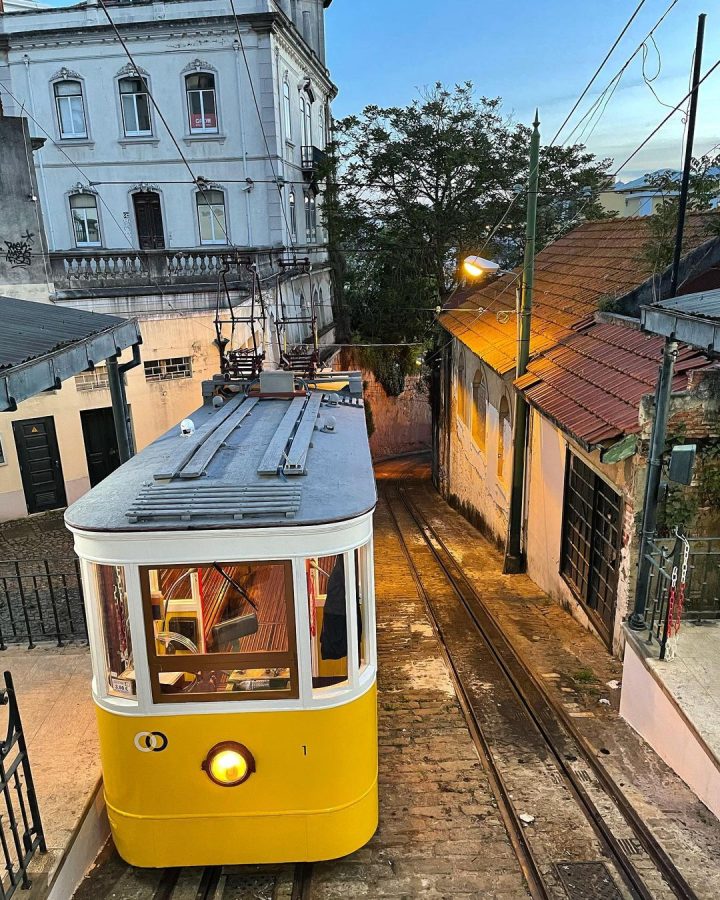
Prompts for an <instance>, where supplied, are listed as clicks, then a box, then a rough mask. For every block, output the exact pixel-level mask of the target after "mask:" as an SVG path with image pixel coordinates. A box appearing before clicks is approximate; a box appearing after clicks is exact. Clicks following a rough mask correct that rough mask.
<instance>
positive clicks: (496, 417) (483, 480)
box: [448, 340, 512, 543]
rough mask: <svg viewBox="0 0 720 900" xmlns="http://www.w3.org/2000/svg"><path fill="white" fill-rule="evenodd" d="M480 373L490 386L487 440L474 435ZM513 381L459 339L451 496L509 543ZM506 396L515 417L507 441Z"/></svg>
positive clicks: (475, 519)
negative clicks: (475, 391)
mask: <svg viewBox="0 0 720 900" xmlns="http://www.w3.org/2000/svg"><path fill="white" fill-rule="evenodd" d="M463 359H464V366H465V375H464V378H462V377H461V375H462V365H463ZM477 372H481V373H482V376H483V378H484V379H485V384H486V386H487V405H486V419H485V436H484V441H483V440H482V439H480V440H478V439H476V437H474V436H473V427H472V422H473V391H472V385H473V379H474V378H475V376H476V373H477ZM511 383H512V382H511V377H510V376H508V378H507V379H503V378H501V377H500V376H499V375H498V374H497V373H496V372H495V371H494V370H493V369H491V368H490V367H489V366H487V365H485V363H483V362H482V360H480V359H479V357H477V356H476V355H475V354H474V353H472V352H471V351H470V350H469V349H468V348H467V347H464V345H463V344H461V343H460V342H459V341H457V340H454V341H453V345H452V388H451V391H452V406H453V408H452V414H451V428H450V454H449V456H450V459H449V467H448V468H449V473H448V485H449V490H448V493H449V497H448V499H449V500H450V501H451V502H452V503H453V504H454V505H455V506H457V507H458V508H459V509H460V510H462V512H463V513H464V514H465V515H466V516H467V517H468V518H469V519H470V520H471V521H472V522H474V524H476V525H478V526H480V527H481V528H483V530H484V531H486V532H487V533H488V534H489V535H490V536H491V537H492V538H493V539H494V540H496V541H497V542H498V543H503V542H504V541H505V537H506V533H507V522H508V505H509V502H510V483H511V479H512V440H511V429H512V394H511ZM503 397H504V398H505V401H506V403H507V404H508V406H509V408H510V418H509V419H507V420H505V423H504V429H503V431H504V434H503V439H502V441H501V437H500V413H499V410H500V404H501V402H502V400H503ZM501 449H503V451H504V452H503V454H502V466H501V465H500V451H501Z"/></svg>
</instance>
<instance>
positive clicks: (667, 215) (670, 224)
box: [641, 154, 720, 272]
mask: <svg viewBox="0 0 720 900" xmlns="http://www.w3.org/2000/svg"><path fill="white" fill-rule="evenodd" d="M681 177H682V176H681V175H680V173H679V172H673V171H672V170H665V171H662V172H655V173H653V174H652V175H646V176H645V178H646V181H647V184H648V186H649V188H650V189H651V190H654V191H656V192H657V193H659V194H660V196H661V198H662V200H661V202H660V203H659V204H658V205H657V207H656V208H655V210H654V211H653V214H652V216H650V219H649V221H648V228H649V231H650V235H649V238H648V241H647V243H646V245H645V247H644V248H643V251H642V254H641V256H642V259H643V260H644V261H645V262H647V263H649V265H650V266H651V268H652V270H653V272H661V271H662V270H663V269H666V268H667V267H668V266H669V265H670V263H671V262H672V260H673V254H674V250H675V235H676V232H677V222H678V211H679V202H680V196H679V194H680V181H681ZM718 197H720V154H717V155H716V156H711V155H710V154H706V155H705V156H701V157H698V158H695V157H693V159H692V160H691V162H690V181H689V183H688V203H687V208H688V212H704V211H706V210H709V209H711V208H712V205H713V201H716V200H717V199H718ZM713 230H714V231H715V233H717V231H718V223H715V224H714V227H713V225H712V224H711V223H708V237H710V236H711V235H712V233H713Z"/></svg>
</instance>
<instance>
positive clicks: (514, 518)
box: [463, 110, 540, 574]
mask: <svg viewBox="0 0 720 900" xmlns="http://www.w3.org/2000/svg"><path fill="white" fill-rule="evenodd" d="M539 126H540V121H539V119H538V114H537V110H536V111H535V121H534V122H533V131H532V137H531V139H530V178H529V183H528V199H527V222H526V226H525V259H524V263H523V269H522V272H521V273H520V275H519V277H518V291H517V303H516V307H517V360H516V366H515V377H516V378H521V377H522V376H523V375H524V374H525V372H526V371H527V364H528V360H529V358H530V324H531V321H532V293H533V281H534V277H535V235H536V224H537V196H538V167H539V160H540V129H539ZM463 269H464V271H465V272H466V274H467V275H469V276H470V277H474V278H477V277H479V276H480V275H482V274H486V273H487V274H491V273H494V274H497V275H502V274H514V273H511V272H507V271H506V270H504V269H501V268H500V266H499V265H498V264H497V263H495V262H492V261H491V260H487V259H483V258H482V257H480V256H469V257H468V258H467V259H466V260H465V262H464V263H463ZM514 413H515V414H514V417H513V466H512V488H511V493H510V510H509V515H508V532H507V543H506V545H505V562H504V565H503V572H504V573H505V574H516V573H518V572H522V571H523V569H524V567H525V555H524V553H523V550H522V520H523V499H524V489H525V461H526V457H527V450H526V444H527V420H528V405H527V402H526V400H525V396H524V394H523V393H522V391H518V390H516V391H515V410H514Z"/></svg>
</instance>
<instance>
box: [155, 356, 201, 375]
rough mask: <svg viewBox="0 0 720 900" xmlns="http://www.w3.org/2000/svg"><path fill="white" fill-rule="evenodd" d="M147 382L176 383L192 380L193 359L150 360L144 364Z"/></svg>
mask: <svg viewBox="0 0 720 900" xmlns="http://www.w3.org/2000/svg"><path fill="white" fill-rule="evenodd" d="M144 367H145V380H146V381H174V380H175V379H177V378H192V357H190V356H174V357H172V358H171V359H150V360H147V362H145V363H144Z"/></svg>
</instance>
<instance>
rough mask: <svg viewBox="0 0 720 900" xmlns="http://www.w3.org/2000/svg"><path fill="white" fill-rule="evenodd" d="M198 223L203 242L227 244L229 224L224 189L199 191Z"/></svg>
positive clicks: (197, 196) (197, 201)
mask: <svg viewBox="0 0 720 900" xmlns="http://www.w3.org/2000/svg"><path fill="white" fill-rule="evenodd" d="M195 202H196V203H197V215H198V225H199V228H200V243H201V244H227V243H228V236H227V224H226V221H225V194H224V193H223V192H222V191H216V190H213V191H208V190H204V191H198V192H197V194H195Z"/></svg>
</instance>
